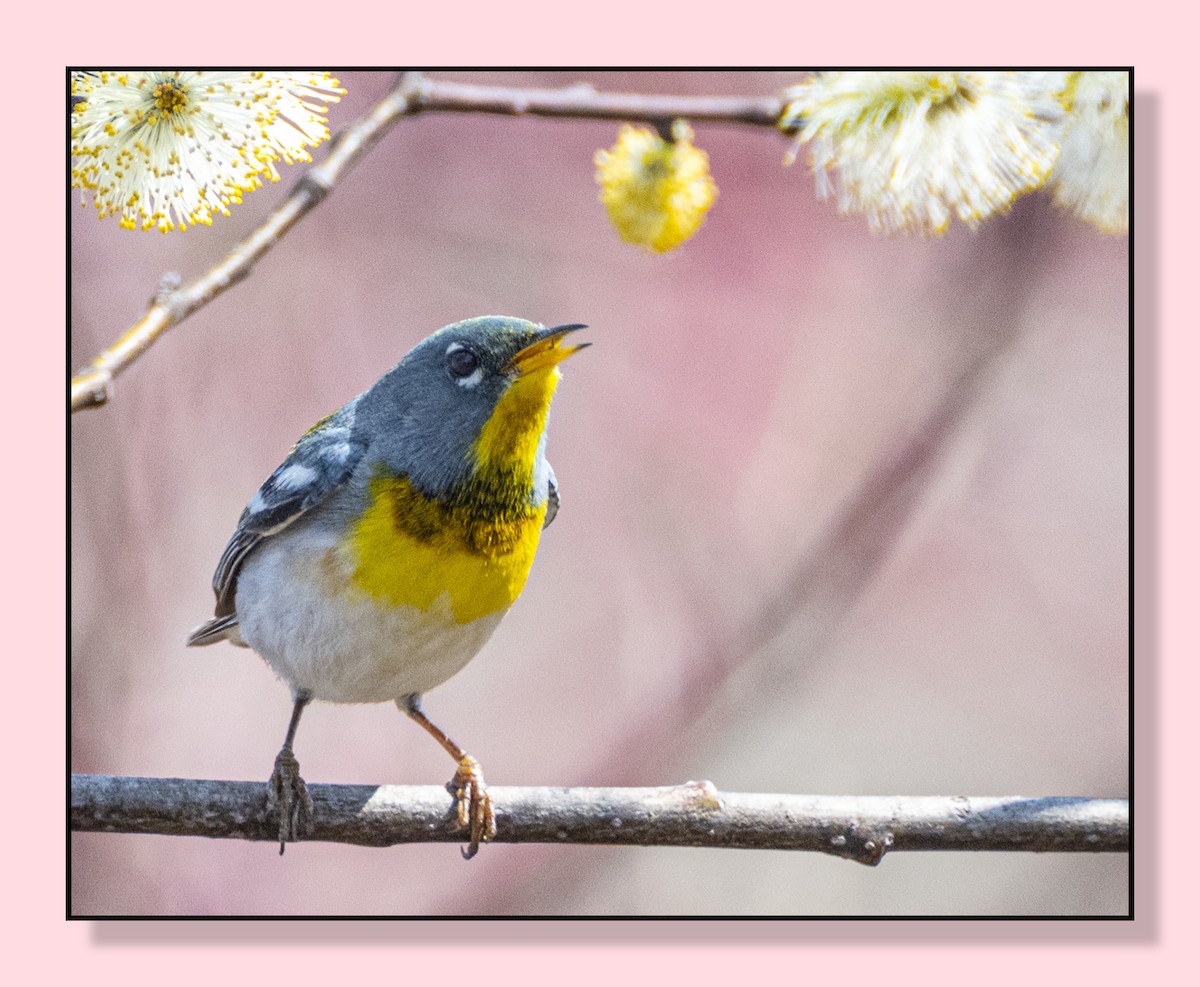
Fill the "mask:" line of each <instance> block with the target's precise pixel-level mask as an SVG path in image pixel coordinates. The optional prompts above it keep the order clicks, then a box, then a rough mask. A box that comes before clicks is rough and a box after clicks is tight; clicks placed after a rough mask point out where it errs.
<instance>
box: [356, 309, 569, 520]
mask: <svg viewBox="0 0 1200 987" xmlns="http://www.w3.org/2000/svg"><path fill="white" fill-rule="evenodd" d="M583 328H586V327H585V326H582V325H566V326H553V327H550V328H547V327H546V326H543V325H540V324H538V323H536V322H527V321H526V320H524V319H516V318H512V317H509V316H497V315H486V316H481V317H479V318H475V319H467V320H465V321H463V322H456V323H454V324H453V325H450V326H446V327H445V328H444V329H439V330H438V331H437V332H435V333H434V334H433V335H431V336H429V337H428V338H427V339H425V340H424V341H423V342H421V343H419V344H418V345H417V346H416V347H414V348H413V350H412V351H411V352H410V353H409V354H408V355H407V356H406V357H404V359H403V360H401V361H400V363H398V364H397V365H396V366H395V367H393V368H392V369H391V370H390V371H388V373H386V374H385V375H384V376H383V377H382V378H380V379H379V381H378V382H377V383H376V384H375V386H374V387H372V388H371V389H370V390H369V391H367V392H366V393H365V394H364V395H363V396H362V399H361V401H360V402H359V405H358V408H357V409H356V416H355V432H356V433H358V434H360V435H365V436H369V437H370V440H369V441H370V450H369V453H368V459H369V460H370V461H375V462H378V461H380V460H382V461H383V462H385V463H386V464H387V465H388V467H389V468H390V469H392V470H394V471H395V472H397V473H402V474H404V475H406V476H408V477H409V478H410V479H411V480H412V482H413V484H414V485H415V486H416V487H417V488H418V489H420V490H421V491H422V492H423V493H425V494H426V495H428V496H435V497H441V496H444V495H447V494H451V493H454V492H455V491H458V490H461V489H463V488H464V487H465V486H477V485H478V483H479V482H480V481H481V479H482V480H484V481H486V482H487V484H488V485H489V486H492V485H494V484H496V483H500V484H501V485H502V486H504V487H506V488H509V487H513V486H514V485H515V486H516V487H522V488H526V489H531V488H532V485H533V482H534V477H535V475H536V474H538V473H540V472H542V471H544V470H545V465H544V455H543V449H544V446H545V428H546V418H547V414H548V412H549V409H550V401H551V399H552V398H553V396H554V390H555V387H556V386H557V384H558V379H559V370H558V364H559V363H561V362H562V361H563V360H565V359H566V358H567V357H569V356H571V355H572V354H573V353H577V352H578V351H579V350H581V349H583V348H584V347H585V346H587V345H588V344H587V343H578V344H573V345H562V342H563V340H564V338H565V337H566V336H567V335H568V334H569V333H572V332H575V331H576V330H578V329H583Z"/></svg>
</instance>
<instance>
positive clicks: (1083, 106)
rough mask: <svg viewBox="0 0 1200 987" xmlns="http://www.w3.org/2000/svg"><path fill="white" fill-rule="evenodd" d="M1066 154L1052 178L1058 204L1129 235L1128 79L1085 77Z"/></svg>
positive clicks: (1078, 84) (1120, 75)
mask: <svg viewBox="0 0 1200 987" xmlns="http://www.w3.org/2000/svg"><path fill="white" fill-rule="evenodd" d="M1073 94H1074V102H1073V104H1072V107H1071V117H1070V120H1069V122H1068V124H1067V131H1066V134H1065V135H1064V136H1063V140H1062V152H1061V153H1060V154H1059V157H1058V163H1057V164H1056V165H1055V166H1054V171H1053V173H1052V174H1051V175H1050V188H1051V190H1052V191H1053V192H1054V201H1055V202H1057V203H1058V204H1059V205H1061V206H1066V207H1067V208H1069V209H1071V210H1072V211H1073V212H1074V213H1075V214H1076V215H1077V216H1079V217H1080V218H1082V219H1086V220H1087V221H1088V222H1090V223H1094V224H1095V225H1096V226H1097V227H1099V228H1100V229H1101V230H1104V231H1105V232H1106V233H1125V232H1127V231H1128V229H1129V73H1128V72H1080V73H1078V78H1077V79H1076V80H1075V85H1074V90H1073Z"/></svg>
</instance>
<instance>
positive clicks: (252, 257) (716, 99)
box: [71, 73, 783, 412]
mask: <svg viewBox="0 0 1200 987" xmlns="http://www.w3.org/2000/svg"><path fill="white" fill-rule="evenodd" d="M782 108H783V103H782V101H781V100H779V99H778V98H776V97H751V98H744V97H725V96H642V95H638V94H634V93H600V92H597V91H596V90H595V89H594V88H593V87H591V86H589V85H578V86H571V87H569V88H566V89H515V88H508V87H503V86H476V85H471V84H468V83H461V82H438V81H434V80H430V79H425V78H424V77H423V76H421V75H420V74H419V73H408V74H407V75H405V76H403V77H401V80H400V83H399V85H398V86H397V87H396V89H394V90H393V91H392V92H390V93H389V94H388V95H387V96H385V97H384V98H383V99H382V100H380V101H379V102H378V103H377V104H376V105H375V106H374V108H373V109H371V111H370V112H368V113H367V114H366V115H365V116H363V117H361V118H359V119H358V120H356V121H355V122H354V123H352V124H351V125H350V126H349V127H347V128H346V129H345V130H344V131H342V132H341V133H340V134H339V135H338V136H336V137H335V138H334V140H333V143H332V147H331V149H330V151H329V155H328V157H326V158H325V160H324V161H323V162H322V163H321V164H319V165H317V166H315V167H313V168H311V169H310V170H309V171H308V172H307V173H306V174H305V175H304V176H303V177H302V178H301V179H300V180H299V181H298V182H297V183H296V187H295V188H294V189H293V191H292V193H291V195H289V196H288V198H287V200H286V201H285V202H284V203H283V205H282V206H280V207H279V208H278V209H277V210H275V212H273V213H272V214H271V215H270V216H269V217H268V218H267V220H266V221H265V222H264V223H263V224H262V225H261V226H260V227H259V228H258V229H257V230H255V231H254V232H253V233H251V234H250V236H249V237H247V238H246V239H245V240H243V241H242V242H241V243H239V244H238V245H237V246H236V247H234V248H233V250H232V251H230V253H229V254H228V256H226V257H225V259H224V260H222V261H221V262H220V263H218V264H217V265H216V266H215V267H213V268H212V269H211V270H209V271H208V272H207V273H206V274H204V275H202V276H201V277H199V278H197V279H196V280H194V281H192V282H191V283H189V284H187V285H185V286H183V287H182V288H177V289H176V290H174V291H170V292H163V291H159V292H157V293H156V295H155V298H154V300H153V302H152V304H151V305H150V307H149V308H148V309H147V310H146V313H145V314H144V315H143V316H142V317H141V318H140V319H138V321H137V322H135V323H134V324H133V325H132V326H131V327H130V328H129V329H128V330H127V331H126V332H125V334H124V335H123V336H121V338H120V339H118V340H117V341H116V342H115V343H113V345H112V346H110V347H109V348H108V349H106V350H105V351H104V352H103V353H101V354H100V355H99V356H97V357H96V358H95V359H94V360H92V362H91V363H89V364H88V365H87V366H86V367H84V368H83V369H82V370H81V371H80V372H79V373H78V374H76V375H75V376H74V377H73V378H72V379H71V411H72V412H75V411H81V410H83V409H85V408H97V407H99V406H100V405H102V404H104V403H106V402H107V401H108V398H109V392H110V388H111V386H112V382H113V379H114V378H115V377H116V376H117V374H119V373H120V372H121V371H123V370H124V369H125V368H127V367H128V366H129V365H130V364H131V363H133V362H134V361H135V360H136V359H137V358H138V357H140V356H141V355H142V354H143V353H145V352H146V350H147V349H149V348H150V347H151V346H152V345H153V344H154V343H155V342H156V341H157V340H158V339H159V338H160V337H161V336H162V335H163V334H164V333H165V332H166V331H167V330H168V329H170V328H171V327H172V326H174V325H177V324H178V323H180V322H182V321H183V320H184V319H186V318H187V317H188V316H189V315H191V314H192V313H193V312H195V311H196V310H197V309H199V308H201V307H203V306H204V305H207V304H208V303H209V302H210V301H212V300H213V299H214V298H216V297H217V296H218V295H220V294H222V293H223V292H225V291H226V290H227V289H229V288H232V287H233V286H234V285H235V284H237V283H238V282H239V281H241V280H242V279H243V278H245V277H246V276H247V275H248V274H249V273H250V271H251V270H252V269H253V268H254V265H255V264H256V263H257V262H258V260H259V258H260V257H262V256H263V254H265V253H266V252H267V251H268V250H270V249H271V248H272V247H273V246H275V244H276V243H277V242H278V241H279V239H280V238H281V237H282V236H283V235H284V234H285V233H287V231H288V230H290V229H291V228H292V227H293V226H294V225H295V224H296V223H298V222H299V221H300V220H301V219H302V218H303V217H304V216H305V215H307V214H308V213H309V212H310V211H311V210H312V209H313V207H315V206H316V205H317V204H318V203H319V202H321V200H322V199H324V198H325V196H326V195H328V194H329V191H330V189H332V188H333V186H334V183H335V182H337V180H338V179H339V178H341V177H342V175H344V174H345V173H346V172H348V171H349V170H350V169H351V168H352V167H354V165H355V164H357V162H358V161H359V159H360V158H362V156H363V155H365V154H366V153H367V152H368V151H370V150H371V148H372V147H374V146H375V145H376V144H377V143H378V142H379V140H380V138H382V137H383V136H384V134H386V133H387V132H388V131H389V130H390V129H391V128H392V126H393V125H394V124H395V123H396V121H397V120H399V119H400V118H401V117H403V116H406V115H411V114H413V113H417V112H424V113H433V112H439V111H446V112H457V113H500V114H504V115H508V116H513V115H523V114H529V115H533V116H547V117H577V118H592V119H595V118H600V119H608V120H640V121H649V122H651V123H658V122H661V121H663V120H673V119H675V118H676V117H680V116H683V117H687V118H689V119H691V120H702V121H709V122H723V123H743V124H754V125H759V126H766V127H774V126H775V123H776V121H777V120H778V118H779V114H780V113H781V112H782Z"/></svg>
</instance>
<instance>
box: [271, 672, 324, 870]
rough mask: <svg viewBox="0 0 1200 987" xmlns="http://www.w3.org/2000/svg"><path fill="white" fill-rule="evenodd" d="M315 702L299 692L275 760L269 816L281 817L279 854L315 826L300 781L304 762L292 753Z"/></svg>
mask: <svg viewBox="0 0 1200 987" xmlns="http://www.w3.org/2000/svg"><path fill="white" fill-rule="evenodd" d="M311 701H312V696H311V695H310V694H309V693H307V692H303V691H301V692H297V693H296V695H295V705H294V706H293V707H292V720H291V722H290V723H289V724H288V731H287V737H285V738H284V741H283V747H282V748H281V749H280V751H279V756H278V757H276V758H275V770H274V771H273V772H271V780H270V781H268V782H267V812H268V813H277V814H278V815H279V852H280V854H282V853H283V848H284V845H285V844H287V843H288V842H291V841H294V840H296V839H298V838H299V837H300V835H301V833H304V832H307V831H308V829H309V827H310V826H311V825H312V818H313V803H312V797H311V796H310V795H309V794H308V786H307V785H305V784H304V779H303V778H301V777H300V762H299V761H297V760H296V755H295V754H293V753H292V741H294V740H295V739H296V727H298V726H299V725H300V714H301V713H303V712H304V707H305V706H307V705H308V704H309V703H310V702H311Z"/></svg>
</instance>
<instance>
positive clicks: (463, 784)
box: [446, 754, 496, 860]
mask: <svg viewBox="0 0 1200 987" xmlns="http://www.w3.org/2000/svg"><path fill="white" fill-rule="evenodd" d="M446 787H447V788H448V789H449V790H450V792H451V794H452V795H453V796H454V798H455V800H456V801H457V802H458V825H459V826H461V827H462V828H463V829H470V842H468V843H467V846H466V848H465V849H464V850H463V852H462V855H463V858H464V859H466V860H470V859H471V858H472V857H473V856H475V854H477V853H478V852H479V844H480V843H486V842H487V841H488V840H491V839H495V837H496V813H495V812H494V811H493V809H492V800H491V797H490V796H489V795H488V791H487V784H486V783H485V782H484V780H483V768H481V767H480V766H479V762H478V761H476V760H475V758H473V757H471V755H470V754H464V755H463V757H462V760H461V761H459V762H458V770H457V771H456V772H455V773H454V778H453V780H452V781H451V782H450V784H449V785H447V786H446Z"/></svg>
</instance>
